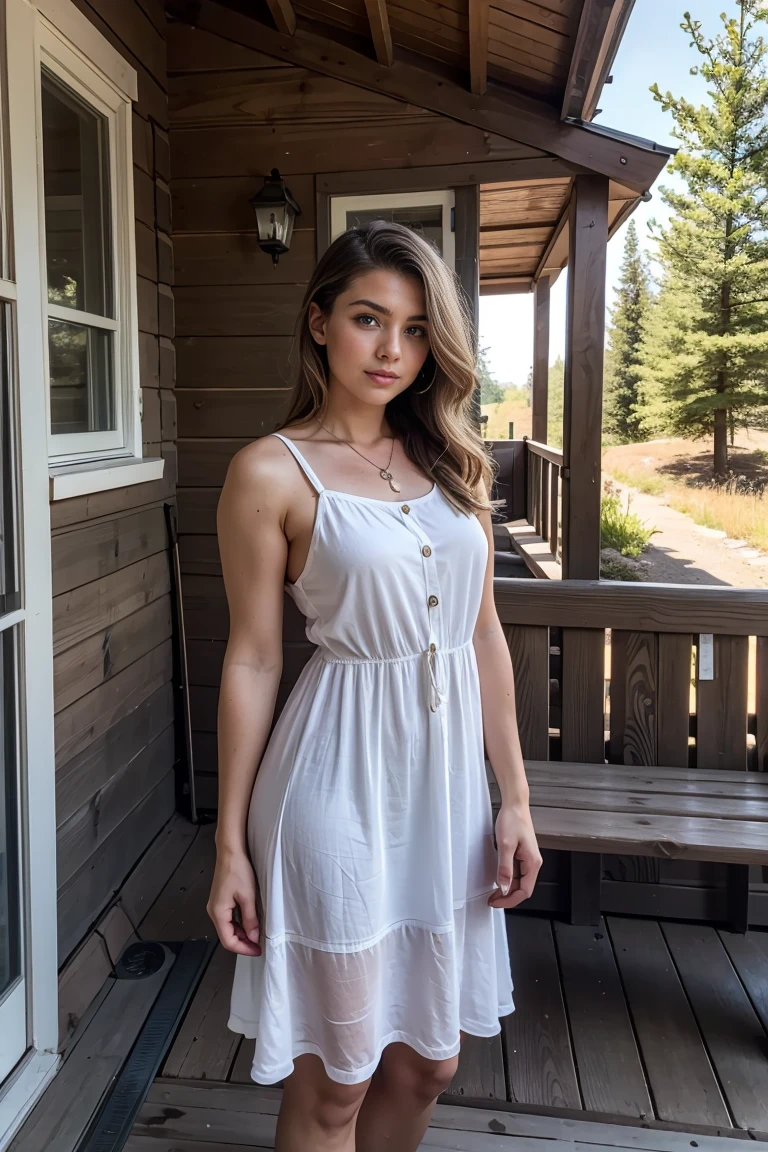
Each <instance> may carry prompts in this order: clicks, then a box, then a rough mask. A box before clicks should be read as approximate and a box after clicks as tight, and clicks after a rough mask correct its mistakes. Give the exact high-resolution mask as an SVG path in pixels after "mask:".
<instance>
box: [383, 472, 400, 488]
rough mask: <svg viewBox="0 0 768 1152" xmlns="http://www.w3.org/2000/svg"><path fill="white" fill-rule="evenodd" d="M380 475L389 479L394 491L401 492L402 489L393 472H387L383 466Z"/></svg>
mask: <svg viewBox="0 0 768 1152" xmlns="http://www.w3.org/2000/svg"><path fill="white" fill-rule="evenodd" d="M380 475H381V476H382V477H383V478H384V479H385V480H389V486H390V488H391V489H392V491H393V492H399V491H400V485H399V484H398V483H397V481H396V480H393V479H392V473H391V472H387V470H386V468H382V470H381V472H380Z"/></svg>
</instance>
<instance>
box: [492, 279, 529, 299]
mask: <svg viewBox="0 0 768 1152" xmlns="http://www.w3.org/2000/svg"><path fill="white" fill-rule="evenodd" d="M532 287H533V283H532V281H531V278H530V276H499V277H498V278H497V277H494V278H493V279H492V280H481V281H480V295H481V296H511V295H513V294H516V293H521V292H530V290H531V288H532Z"/></svg>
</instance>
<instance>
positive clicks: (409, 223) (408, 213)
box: [347, 204, 443, 254]
mask: <svg viewBox="0 0 768 1152" xmlns="http://www.w3.org/2000/svg"><path fill="white" fill-rule="evenodd" d="M371 220H389V221H391V222H394V223H396V224H405V226H406V228H412V229H413V230H414V232H419V233H421V235H422V236H424V237H425V239H427V240H430V241H431V242H432V243H433V244H435V245H436V246H437V248H438V249H439V250H440V252H441V254H442V251H443V209H442V205H440V204H428V205H424V204H417V205H413V206H407V205H406V206H405V207H399V208H355V209H354V210H352V211H348V212H347V228H359V227H361V226H362V225H364V224H368V223H369V222H370V221H371Z"/></svg>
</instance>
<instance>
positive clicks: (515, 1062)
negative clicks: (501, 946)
mask: <svg viewBox="0 0 768 1152" xmlns="http://www.w3.org/2000/svg"><path fill="white" fill-rule="evenodd" d="M507 937H508V940H509V953H510V961H511V968H512V976H513V979H514V982H515V989H516V990H518V989H519V994H517V995H516V998H515V1011H514V1012H512V1013H511V1015H509V1016H505V1017H504V1019H503V1020H502V1027H503V1029H504V1047H505V1050H506V1065H507V1091H508V1096H509V1099H510V1100H513V1101H516V1102H518V1103H523V1104H539V1105H543V1106H545V1107H555V1108H581V1106H582V1105H581V1094H580V1092H579V1083H578V1079H577V1077H576V1068H575V1065H574V1061H573V1051H572V1049H571V1040H570V1035H569V1030H568V1020H567V1017H566V1013H565V1004H564V1001H563V990H562V987H561V985H560V972H559V969H558V964H557V953H556V950H555V941H554V937H553V935H552V923H551V921H550V920H549V919H544V918H543V917H538V916H536V917H534V916H530V917H525V918H524V919H523V918H522V917H519V916H508V917H507Z"/></svg>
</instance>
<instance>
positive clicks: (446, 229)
mask: <svg viewBox="0 0 768 1152" xmlns="http://www.w3.org/2000/svg"><path fill="white" fill-rule="evenodd" d="M453 206H454V194H453V191H452V190H451V189H445V190H444V191H440V192H392V193H386V194H382V195H370V196H334V197H333V198H332V199H331V240H335V239H336V237H337V236H339V235H340V234H341V233H342V232H345V231H346V230H347V228H357V227H359V226H360V225H362V224H367V223H369V221H371V220H391V221H395V222H396V223H398V224H405V225H406V226H407V227H408V228H413V230H414V231H415V232H419V233H420V234H421V235H422V236H424V237H425V238H426V239H427V240H430V241H431V242H432V243H433V244H435V245H436V246H437V248H438V249H439V251H440V254H441V255H442V257H443V259H444V260H445V262H446V264H447V265H448V266H449V268H453V267H454V264H455V247H456V246H455V238H454V232H453V224H452V210H453Z"/></svg>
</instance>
